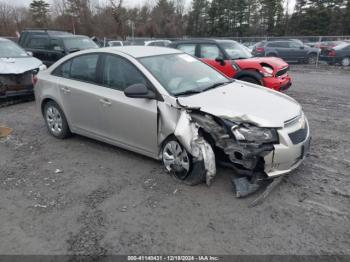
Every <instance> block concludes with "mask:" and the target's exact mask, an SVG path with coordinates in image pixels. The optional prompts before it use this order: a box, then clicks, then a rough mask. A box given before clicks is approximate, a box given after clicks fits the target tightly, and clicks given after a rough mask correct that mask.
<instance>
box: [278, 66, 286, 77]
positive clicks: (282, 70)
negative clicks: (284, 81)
mask: <svg viewBox="0 0 350 262" xmlns="http://www.w3.org/2000/svg"><path fill="white" fill-rule="evenodd" d="M288 70H289V66H287V67H285V68H283V69H281V70H279V71H277V73H276V76H283V75H284V74H286V73H287V72H288Z"/></svg>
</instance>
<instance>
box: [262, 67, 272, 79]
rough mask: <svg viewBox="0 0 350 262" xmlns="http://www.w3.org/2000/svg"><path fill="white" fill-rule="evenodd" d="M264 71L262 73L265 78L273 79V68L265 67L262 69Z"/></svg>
mask: <svg viewBox="0 0 350 262" xmlns="http://www.w3.org/2000/svg"><path fill="white" fill-rule="evenodd" d="M262 68H263V69H264V70H262V71H261V73H262V74H263V75H264V76H265V77H272V76H273V68H271V67H269V66H263V67H262Z"/></svg>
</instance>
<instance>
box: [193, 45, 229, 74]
mask: <svg viewBox="0 0 350 262" xmlns="http://www.w3.org/2000/svg"><path fill="white" fill-rule="evenodd" d="M198 51H199V58H200V59H201V60H202V61H204V62H206V63H207V64H209V65H211V66H213V67H214V68H216V69H217V70H219V71H220V72H222V73H224V74H225V75H226V76H228V77H231V78H233V77H234V75H235V74H236V71H235V70H234V69H233V67H232V63H231V60H224V61H223V62H219V61H216V59H217V58H221V59H224V57H225V56H224V54H223V52H222V51H221V50H220V48H219V47H218V45H216V44H199V50H198Z"/></svg>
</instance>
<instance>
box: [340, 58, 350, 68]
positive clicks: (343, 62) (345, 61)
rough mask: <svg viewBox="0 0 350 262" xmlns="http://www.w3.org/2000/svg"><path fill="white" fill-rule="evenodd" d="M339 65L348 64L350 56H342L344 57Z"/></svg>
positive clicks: (349, 64)
mask: <svg viewBox="0 0 350 262" xmlns="http://www.w3.org/2000/svg"><path fill="white" fill-rule="evenodd" d="M341 65H342V66H350V57H344V58H343V59H342V60H341Z"/></svg>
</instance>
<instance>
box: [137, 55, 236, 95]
mask: <svg viewBox="0 0 350 262" xmlns="http://www.w3.org/2000/svg"><path fill="white" fill-rule="evenodd" d="M139 61H140V62H141V63H142V64H143V65H144V66H145V67H146V68H147V69H148V70H149V71H150V72H151V73H152V74H153V75H154V76H155V77H156V78H157V79H158V81H159V82H160V83H161V84H162V85H163V87H164V88H165V89H166V90H167V91H168V92H169V93H170V94H172V95H174V96H179V95H189V94H193V93H200V92H203V91H205V90H207V89H209V88H213V87H215V86H217V85H220V84H225V83H229V82H230V80H229V79H228V78H226V77H225V76H223V75H222V74H221V73H219V72H218V71H216V70H214V69H213V68H211V67H210V66H208V65H206V64H205V63H203V62H201V61H199V60H197V59H195V58H194V57H192V56H190V55H187V54H171V55H159V56H151V57H144V58H140V59H139Z"/></svg>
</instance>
